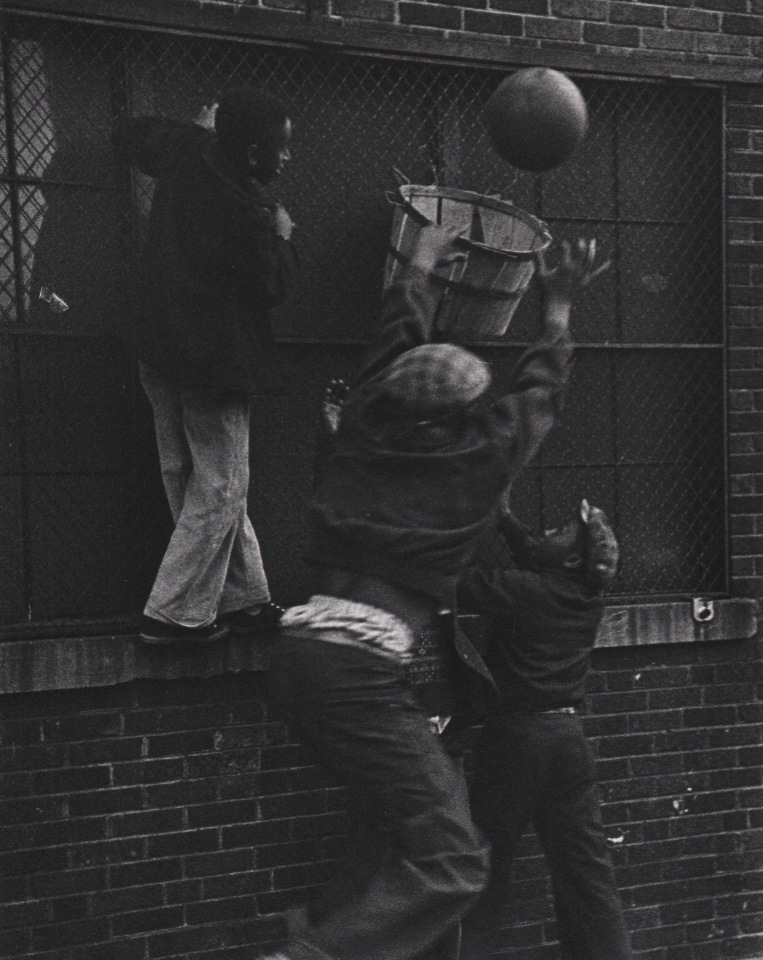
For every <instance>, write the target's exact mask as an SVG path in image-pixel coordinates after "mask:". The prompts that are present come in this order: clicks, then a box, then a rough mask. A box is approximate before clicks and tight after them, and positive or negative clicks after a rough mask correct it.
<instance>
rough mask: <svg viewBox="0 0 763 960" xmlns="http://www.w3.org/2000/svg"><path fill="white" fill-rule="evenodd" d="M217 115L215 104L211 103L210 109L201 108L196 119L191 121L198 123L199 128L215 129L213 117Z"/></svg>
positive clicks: (206, 107)
mask: <svg viewBox="0 0 763 960" xmlns="http://www.w3.org/2000/svg"><path fill="white" fill-rule="evenodd" d="M216 114H217V104H216V103H213V104H212V106H211V107H208V106H206V105H205V106H203V107H202V108H201V110H200V111H199V115H198V117H196V119H195V120H194V121H193V122H194V123H198V125H199V126H200V127H204V129H205V130H212V131H213V132H214V129H215V116H216Z"/></svg>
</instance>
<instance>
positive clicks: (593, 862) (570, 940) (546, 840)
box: [536, 717, 632, 960]
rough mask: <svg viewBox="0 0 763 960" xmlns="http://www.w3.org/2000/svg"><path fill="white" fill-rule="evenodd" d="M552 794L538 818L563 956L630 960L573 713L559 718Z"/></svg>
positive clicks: (588, 763)
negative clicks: (554, 779)
mask: <svg viewBox="0 0 763 960" xmlns="http://www.w3.org/2000/svg"><path fill="white" fill-rule="evenodd" d="M554 722H555V723H556V725H557V727H558V749H557V754H556V756H557V763H556V771H557V777H556V783H555V785H554V788H553V791H554V792H553V797H551V796H549V797H548V802H546V803H544V804H542V805H541V807H540V808H539V811H538V815H537V817H536V829H537V832H538V837H539V839H540V841H541V844H542V846H543V849H544V852H545V854H546V859H547V861H548V864H549V870H550V873H551V880H552V884H553V890H554V901H555V904H556V915H557V927H558V933H559V944H560V947H561V951H562V956H563V957H564V958H565V960H631V956H632V954H631V946H630V937H629V934H628V930H627V927H626V925H625V918H624V915H623V909H622V902H621V899H620V894H619V892H618V890H617V882H616V877H615V873H614V869H613V866H612V861H611V857H610V853H609V849H608V847H607V842H606V838H605V836H604V830H603V826H602V820H601V811H600V802H599V792H598V785H597V783H596V779H595V768H594V760H593V756H592V754H591V750H590V747H589V746H588V743H587V742H586V740H585V738H584V736H583V732H582V725H581V723H580V720H579V719H578V718H577V717H557V718H555V721H554Z"/></svg>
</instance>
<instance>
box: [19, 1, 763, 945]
mask: <svg viewBox="0 0 763 960" xmlns="http://www.w3.org/2000/svg"><path fill="white" fill-rule="evenodd" d="M154 2H156V0H154ZM15 5H16V6H18V4H15ZM29 5H30V6H38V7H40V8H42V7H44V6H45V0H38V2H37V3H34V2H32V3H30V4H29ZM65 5H66V4H59V6H60V7H63V6H65ZM79 5H80V6H83V7H85V6H87V3H86V0H82V3H80V4H79ZM91 5H92V4H91ZM9 6H14V4H13V3H11V4H9ZM71 6H73V7H74V6H77V3H76V2H73V3H72V4H71ZM144 6H145V10H144V12H145V14H146V17H148V16H149V15H154V11H155V10H156V9H157V7H156V6H153V5H152V4H147V5H144ZM163 6H164V8H165V9H166V10H171V11H173V12H177V15H178V17H181V16H182V11H183V10H186V9H187V10H192V9H193V10H194V11H200V12H202V13H204V15H205V16H212V17H214V16H219V17H220V18H222V19H224V22H225V26H226V29H228V30H230V31H234V32H235V30H236V29H237V28H238V25H239V24H241V25H243V24H244V22H245V17H246V16H247V15H250V16H249V20H248V21H246V22H247V23H248V24H249V27H247V29H249V31H250V32H252V29H254V30H255V31H256V29H257V25H258V24H259V23H260V22H261V23H262V24H276V26H275V27H268V29H270V30H271V36H272V31H277V30H278V29H281V26H279V25H282V24H287V23H297V22H300V23H301V22H303V21H304V22H305V23H307V22H308V21H309V22H310V23H312V24H313V25H314V24H316V23H317V15H323V14H326V15H328V16H329V17H330V18H331V20H330V22H331V23H333V24H335V25H338V26H339V27H341V29H342V30H346V31H347V35H348V36H358V34H351V31H352V30H353V29H356V28H358V27H363V28H367V29H368V30H371V31H373V30H376V31H385V33H384V36H385V37H387V38H389V37H393V36H395V37H399V38H400V43H403V42H404V41H407V40H410V39H411V38H417V40H419V41H422V40H423V39H428V40H430V41H432V42H433V43H434V42H437V43H441V41H442V40H443V39H446V40H447V41H448V44H441V50H442V52H443V53H445V52H448V51H456V50H457V51H458V52H459V53H460V54H463V53H464V51H465V50H467V52H468V53H469V55H473V52H474V50H475V48H474V47H469V48H466V47H463V46H458V43H457V41H458V42H460V41H470V42H471V41H473V40H475V39H476V40H478V41H479V42H480V43H484V44H485V50H486V51H487V49H488V44H493V46H492V47H491V48H490V49H491V51H492V52H491V54H490V55H491V57H493V58H495V50H496V49H497V47H498V46H500V45H502V44H503V45H504V46H505V47H506V50H507V53H506V58H507V62H523V61H522V58H525V61H524V62H527V59H528V58H530V59H531V58H533V57H537V58H538V60H539V62H544V63H549V62H551V63H553V64H556V65H559V66H560V67H562V68H564V67H565V66H568V65H569V64H570V62H571V61H570V59H569V57H570V56H571V55H572V54H580V55H581V56H590V57H592V58H594V59H592V60H590V61H589V67H590V68H591V69H593V68H594V66H595V64H597V63H599V62H601V63H602V64H605V63H607V62H609V64H610V68H611V63H612V61H606V60H605V59H602V60H601V61H599V60H597V59H595V58H598V57H605V56H606V55H607V54H613V55H616V56H617V57H618V58H619V59H618V62H619V63H620V64H622V67H621V68H620V69H622V72H623V73H628V72H639V71H642V72H649V71H652V72H655V71H657V72H664V73H670V72H673V71H675V72H684V73H687V74H691V73H692V72H696V73H697V74H698V75H699V74H700V73H701V72H702V70H703V69H704V68H706V67H708V66H711V65H715V66H718V67H719V68H723V69H725V70H726V71H727V72H730V73H731V74H733V73H734V71H737V70H742V69H750V67H751V65H754V64H756V63H757V61H756V58H757V57H760V55H761V53H763V17H761V14H763V7H761V3H760V0H702V2H700V3H691V4H689V3H688V2H686V3H684V2H673V3H670V4H657V3H655V4H647V3H640V2H628V3H624V2H610V0H469V2H466V0H464V2H461V3H449V2H443V3H429V2H423V0H422V2H413V0H324V2H321V3H318V2H316V0H311V2H308V0H260V2H258V3H255V2H251V3H246V2H241V0H234V2H224V0H203V2H200V0H167V2H166V3H164V4H163ZM104 7H106V5H105V4H102V3H101V4H99V14H100V13H102V11H103V8H104ZM139 7H141V4H140V3H138V2H136V0H131V2H130V3H126V4H124V6H123V8H122V9H123V10H124V11H128V10H130V11H133V12H135V11H137V10H138V8H139ZM149 8H151V9H149ZM114 15H115V16H117V15H118V13H117V12H115V13H114ZM173 15H174V13H173ZM260 16H262V18H263V19H262V20H261V21H260V20H259V19H258V18H259V17H260ZM321 19H322V20H323V19H324V18H323V17H322V16H321ZM209 22H213V21H209ZM251 24H254V25H255V26H254V28H252V27H251ZM283 29H284V30H285V31H286V32H287V33H288V30H290V29H291V28H290V27H289V28H287V27H283ZM309 29H317V27H305V30H309ZM285 35H286V34H285ZM372 35H373V36H378V35H379V34H378V33H377V34H372ZM385 42H387V44H388V45H390V44H391V43H393V41H385ZM513 58H516V59H513ZM581 65H582V67H585V62H584V61H581ZM727 130H728V137H727V152H728V163H727V168H728V182H727V198H726V199H727V225H728V245H727V257H728V280H729V286H728V317H729V332H728V336H729V344H730V352H729V358H730V364H729V390H730V411H729V427H730V434H729V470H730V477H731V494H732V497H731V508H732V518H731V534H732V573H733V577H734V589H735V593H737V594H739V595H745V596H754V597H760V596H763V548H761V546H760V544H761V538H760V535H761V533H763V529H762V525H763V440H761V436H763V430H762V428H763V294H762V293H761V290H763V284H762V282H761V281H763V90H762V89H761V86H760V85H759V84H758V85H755V84H750V83H745V84H742V83H731V84H730V85H729V86H728V122H727ZM648 639H650V640H652V641H658V640H659V639H660V638H659V637H652V638H648ZM762 653H763V643H761V641H759V640H750V641H731V642H725V643H707V642H705V643H696V644H680V645H675V646H668V645H664V644H662V645H655V646H643V647H634V648H628V649H612V650H599V651H597V653H596V657H595V667H596V669H595V672H594V675H593V677H592V683H591V697H590V705H589V713H588V717H587V719H586V724H587V730H588V732H589V734H590V735H591V737H592V738H593V742H594V745H595V748H596V751H597V754H598V756H599V774H600V777H601V779H602V784H603V796H604V798H605V808H604V811H605V819H606V823H607V825H608V835H609V836H610V838H611V841H612V851H613V855H614V857H615V861H616V864H617V868H618V876H619V880H620V885H621V888H622V890H623V894H624V898H625V901H626V905H627V907H628V917H629V923H630V926H631V929H632V930H633V935H634V944H635V947H636V950H637V952H638V955H639V957H643V958H649V960H737V958H738V960H742V958H746V960H747V958H749V960H752V958H756V960H758V958H760V957H761V956H763V881H762V880H761V866H763V774H762V770H763V733H762V729H763V728H762V725H761V719H762V718H761V708H760V701H761V693H763V669H762V668H761V654H762ZM264 687H265V685H264V676H263V675H262V674H258V673H250V674H245V675H242V676H232V675H227V676H224V677H220V678H218V679H211V680H210V679H206V680H188V679H178V680H172V681H134V682H131V683H126V684H122V685H118V686H113V687H108V688H103V689H92V690H86V691H72V692H64V691H60V692H47V693H36V694H23V695H16V696H6V697H2V698H0V843H1V844H2V852H0V900H1V901H2V904H3V905H2V906H1V907H0V956H2V957H3V958H5V957H8V958H11V957H34V958H35V960H98V958H99V957H101V956H102V957H104V958H108V960H133V958H134V960H154V958H165V957H189V958H211V957H212V956H214V957H215V960H238V958H241V960H243V958H247V960H251V955H252V944H261V943H265V942H267V941H268V940H269V939H271V938H273V937H277V936H279V935H280V933H281V931H282V924H281V920H280V917H279V912H280V911H282V910H283V909H285V908H287V907H288V906H290V905H292V904H294V903H297V902H299V901H300V900H301V899H302V898H303V897H304V896H306V895H307V894H308V893H309V892H310V891H311V890H314V889H316V887H317V886H318V885H319V884H320V883H321V882H322V881H323V880H325V879H326V877H327V876H328V875H329V873H330V872H331V870H332V869H334V868H335V867H336V865H337V862H338V858H339V857H341V853H342V849H343V844H344V827H345V819H344V814H343V810H344V795H343V792H342V790H341V789H340V788H339V787H338V786H337V785H336V784H333V783H332V782H331V781H330V779H328V778H327V777H326V776H325V775H324V774H323V773H322V772H320V771H319V770H316V769H315V768H313V767H312V766H310V764H309V762H308V760H307V758H305V757H304V756H303V755H302V753H301V751H300V749H299V746H298V745H296V744H294V743H293V742H292V741H291V739H290V737H289V734H288V731H287V730H286V729H285V728H284V727H283V725H281V724H280V723H278V722H277V721H275V720H273V719H272V718H270V717H269V715H268V708H267V698H266V696H265V689H264ZM513 893H514V897H513V900H512V903H511V906H510V913H509V915H508V917H507V922H508V924H509V929H507V933H506V944H507V949H508V948H509V947H511V948H512V949H511V951H510V953H509V954H508V955H510V956H511V957H512V960H553V958H554V957H556V956H558V953H557V948H556V946H555V945H554V943H553V939H554V929H553V921H552V919H551V918H552V910H551V904H550V900H549V888H548V881H547V877H546V873H545V868H544V866H543V863H542V860H541V858H540V857H539V855H538V849H537V846H536V844H535V841H534V840H533V838H532V837H527V838H526V839H525V840H524V841H523V843H522V847H521V850H520V857H519V859H518V861H517V865H516V881H515V886H514V891H513Z"/></svg>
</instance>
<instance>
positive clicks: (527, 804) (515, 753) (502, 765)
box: [461, 714, 543, 960]
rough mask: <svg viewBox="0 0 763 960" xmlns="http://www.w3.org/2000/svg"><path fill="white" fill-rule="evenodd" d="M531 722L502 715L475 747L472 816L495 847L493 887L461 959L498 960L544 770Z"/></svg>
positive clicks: (466, 925)
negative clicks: (514, 872) (514, 871)
mask: <svg viewBox="0 0 763 960" xmlns="http://www.w3.org/2000/svg"><path fill="white" fill-rule="evenodd" d="M531 724H532V719H531V717H529V716H528V715H524V714H523V715H520V714H513V715H508V716H505V717H497V718H495V719H494V720H492V721H491V722H490V723H489V724H488V725H487V727H486V728H485V730H484V731H483V733H482V735H481V737H480V739H479V741H478V743H477V746H476V749H475V758H474V762H475V772H474V779H473V783H472V787H471V790H470V793H471V799H472V813H473V816H474V820H475V823H476V824H477V825H478V826H479V828H480V829H481V830H482V831H483V833H484V834H485V836H486V837H487V839H488V842H489V843H490V850H491V869H490V881H489V883H488V886H487V889H486V890H485V892H484V894H483V895H482V897H481V898H480V900H479V902H478V903H477V905H476V906H475V908H474V909H473V910H472V911H471V912H470V913H469V915H468V916H467V917H466V918H465V920H464V922H463V930H462V945H461V960H492V958H493V955H494V953H495V952H496V950H497V949H498V946H499V944H498V939H499V933H500V929H501V922H502V919H503V915H504V912H505V910H506V907H507V905H508V902H509V890H510V883H511V868H512V863H513V859H514V852H515V850H516V847H517V844H518V843H519V841H520V839H521V838H522V835H523V834H524V832H525V830H526V829H527V827H528V825H529V824H530V821H531V819H532V816H533V810H534V807H535V802H536V797H537V793H538V781H539V775H540V773H541V771H542V768H543V758H542V751H540V755H539V750H538V744H537V743H536V742H535V740H534V737H533V735H532V733H533V731H532V726H531Z"/></svg>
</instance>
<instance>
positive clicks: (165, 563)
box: [145, 389, 268, 627]
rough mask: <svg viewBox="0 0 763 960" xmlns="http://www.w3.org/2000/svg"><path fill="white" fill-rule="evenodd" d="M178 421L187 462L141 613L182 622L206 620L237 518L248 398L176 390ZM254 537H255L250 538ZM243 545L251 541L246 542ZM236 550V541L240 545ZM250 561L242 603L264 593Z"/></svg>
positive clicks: (241, 508) (242, 501) (216, 598)
mask: <svg viewBox="0 0 763 960" xmlns="http://www.w3.org/2000/svg"><path fill="white" fill-rule="evenodd" d="M182 404H183V426H184V432H185V437H186V440H187V443H188V448H189V450H190V453H191V457H192V461H193V469H192V471H191V473H190V476H189V477H188V482H187V484H186V488H185V496H184V498H183V504H182V508H181V510H180V513H179V515H178V517H177V521H176V524H175V530H174V532H173V534H172V537H171V539H170V543H169V546H168V547H167V551H166V553H165V555H164V559H163V560H162V563H161V566H160V568H159V573H158V574H157V578H156V581H155V583H154V587H153V590H152V592H151V596H150V597H149V600H148V603H147V604H146V610H145V613H146V615H147V616H149V617H152V618H153V619H155V620H159V621H162V622H165V623H172V624H179V625H181V626H186V627H202V626H207V625H209V624H211V623H212V622H213V621H214V619H215V616H216V615H217V610H218V605H219V603H220V598H221V596H222V593H223V588H224V585H225V581H226V578H227V575H228V566H229V562H230V557H231V554H232V551H233V549H234V545H235V544H236V540H237V538H238V537H239V532H240V530H241V528H242V527H243V526H244V523H245V518H246V497H247V491H248V486H249V461H248V449H249V401H248V398H247V397H246V396H244V395H240V394H236V393H233V392H231V391H223V390H216V389H209V390H201V389H199V390H183V391H182ZM255 539H256V538H255ZM247 546H248V547H251V543H248V544H247ZM242 550H243V548H242ZM247 558H248V560H249V562H250V563H251V570H250V572H249V580H248V582H247V586H248V589H249V593H248V599H247V604H246V605H247V606H256V604H257V603H263V602H265V601H266V600H267V599H268V588H267V580H266V578H265V571H264V569H263V568H262V560H261V558H260V557H259V549H258V550H257V554H256V556H252V554H251V551H249V552H248V553H247Z"/></svg>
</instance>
